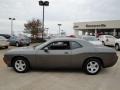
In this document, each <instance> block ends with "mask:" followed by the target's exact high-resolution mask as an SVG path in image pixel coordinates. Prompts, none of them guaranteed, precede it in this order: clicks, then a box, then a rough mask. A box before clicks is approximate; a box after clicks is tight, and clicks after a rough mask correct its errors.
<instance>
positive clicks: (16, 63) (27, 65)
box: [12, 57, 30, 73]
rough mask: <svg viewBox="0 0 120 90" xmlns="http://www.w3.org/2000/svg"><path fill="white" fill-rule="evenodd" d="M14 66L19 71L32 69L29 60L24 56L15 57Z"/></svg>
mask: <svg viewBox="0 0 120 90" xmlns="http://www.w3.org/2000/svg"><path fill="white" fill-rule="evenodd" d="M18 62H21V63H22V64H23V66H22V67H20V63H19V65H18ZM12 66H13V69H14V70H15V71H16V72H18V73H25V72H27V71H29V69H30V64H29V62H28V61H27V60H26V59H25V58H22V57H18V58H15V59H14V60H13V63H12ZM20 68H21V69H20ZM23 68H24V69H23Z"/></svg>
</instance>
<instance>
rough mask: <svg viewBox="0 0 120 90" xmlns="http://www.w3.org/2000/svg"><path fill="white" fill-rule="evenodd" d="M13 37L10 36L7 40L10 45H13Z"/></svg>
mask: <svg viewBox="0 0 120 90" xmlns="http://www.w3.org/2000/svg"><path fill="white" fill-rule="evenodd" d="M14 41H15V40H14V37H13V36H12V37H10V39H9V42H10V45H14Z"/></svg>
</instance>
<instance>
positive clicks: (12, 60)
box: [11, 56, 30, 67]
mask: <svg viewBox="0 0 120 90" xmlns="http://www.w3.org/2000/svg"><path fill="white" fill-rule="evenodd" d="M16 58H24V60H26V61H27V62H28V64H29V67H30V62H29V60H28V59H27V58H26V57H24V56H14V57H13V58H12V59H11V66H13V63H14V61H15V60H16Z"/></svg>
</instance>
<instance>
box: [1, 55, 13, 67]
mask: <svg viewBox="0 0 120 90" xmlns="http://www.w3.org/2000/svg"><path fill="white" fill-rule="evenodd" d="M3 61H4V62H5V64H6V65H7V66H8V67H11V66H12V65H11V60H10V59H9V57H6V56H4V57H3Z"/></svg>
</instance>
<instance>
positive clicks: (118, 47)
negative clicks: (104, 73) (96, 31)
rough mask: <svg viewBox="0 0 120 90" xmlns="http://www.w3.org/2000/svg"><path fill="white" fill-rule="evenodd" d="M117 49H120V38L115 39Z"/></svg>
mask: <svg viewBox="0 0 120 90" xmlns="http://www.w3.org/2000/svg"><path fill="white" fill-rule="evenodd" d="M115 49H116V50H117V51H118V50H120V39H116V40H115Z"/></svg>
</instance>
